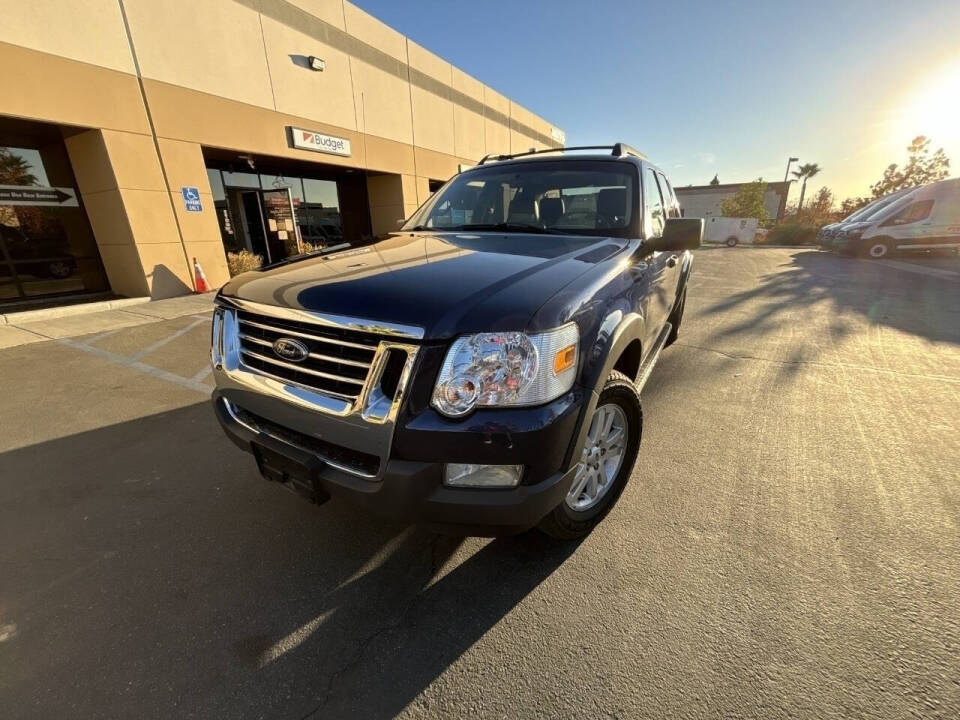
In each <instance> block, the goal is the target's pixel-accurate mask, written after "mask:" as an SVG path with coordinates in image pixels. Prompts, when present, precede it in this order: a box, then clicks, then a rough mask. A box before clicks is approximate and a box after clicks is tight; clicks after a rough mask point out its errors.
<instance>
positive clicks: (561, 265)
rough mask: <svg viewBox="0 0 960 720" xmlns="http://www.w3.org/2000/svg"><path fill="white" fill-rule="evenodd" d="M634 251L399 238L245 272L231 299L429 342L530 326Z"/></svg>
mask: <svg viewBox="0 0 960 720" xmlns="http://www.w3.org/2000/svg"><path fill="white" fill-rule="evenodd" d="M627 247H628V243H627V241H625V240H622V239H618V238H598V237H584V236H575V235H539V234H503V233H499V234H498V233H470V234H467V233H397V234H394V235H390V236H388V237H386V238H385V239H383V240H381V241H379V242H377V243H374V244H372V245H366V246H362V247H358V248H352V249H349V250H343V251H340V252H334V253H331V254H329V255H322V256H315V257H310V258H306V259H303V260H297V261H294V262H290V263H287V264H283V265H278V266H273V267H268V268H265V269H263V270H258V271H254V272H249V273H244V274H243V275H239V276H237V277H236V278H234V279H233V280H231V281H230V282H229V283H227V284H226V285H225V286H224V288H223V290H222V291H221V293H222V294H223V295H224V296H225V297H234V298H238V299H241V300H249V301H252V302H258V303H263V304H267V305H278V306H282V307H292V308H296V309H301V310H308V311H313V312H323V313H331V314H336V315H345V316H348V317H354V318H361V319H365V320H376V321H380V322H394V323H399V324H402V325H414V326H418V327H421V328H423V330H424V337H425V338H428V339H430V338H435V339H439V338H448V337H452V336H454V335H458V334H461V333H466V332H481V331H485V330H524V329H526V328H528V326H529V325H530V322H531V319H532V318H533V316H534V315H535V313H536V312H537V310H538V309H539V308H540V307H541V306H542V305H543V304H544V303H545V302H546V301H547V300H549V299H550V298H551V297H552V296H553V295H554V294H556V293H557V292H559V291H560V290H561V289H562V288H563V287H564V286H566V285H567V284H568V283H570V282H572V281H573V280H575V279H576V278H577V277H579V276H580V275H582V274H584V273H585V272H587V271H589V270H590V269H591V268H593V267H595V266H596V265H598V264H600V263H606V262H609V261H611V260H612V259H613V258H614V257H615V256H617V255H618V254H621V253H623V252H624V251H625V249H626V248H627Z"/></svg>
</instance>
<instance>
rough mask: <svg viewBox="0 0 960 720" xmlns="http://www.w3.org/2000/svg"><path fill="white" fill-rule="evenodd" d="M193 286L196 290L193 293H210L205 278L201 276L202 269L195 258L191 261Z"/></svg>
mask: <svg viewBox="0 0 960 720" xmlns="http://www.w3.org/2000/svg"><path fill="white" fill-rule="evenodd" d="M193 286H194V288H196V290H195V292H198V293H205V292H210V286H209V285H208V284H207V276H206V275H204V274H203V268H202V267H200V263H198V262H197V259H196V258H194V259H193Z"/></svg>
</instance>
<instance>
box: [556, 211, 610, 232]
mask: <svg viewBox="0 0 960 720" xmlns="http://www.w3.org/2000/svg"><path fill="white" fill-rule="evenodd" d="M581 215H582V216H583V217H584V218H586V223H587V224H588V225H589V224H590V223H592V224H593V226H594V227H598V228H606V227H610V220H609V219H608V218H607V217H606V216H605V215H601V214H600V213H598V212H595V211H593V210H574V211H573V212H568V213H564V214H563V216H562V219H563V220H569V219H570V218H572V217H578V216H581Z"/></svg>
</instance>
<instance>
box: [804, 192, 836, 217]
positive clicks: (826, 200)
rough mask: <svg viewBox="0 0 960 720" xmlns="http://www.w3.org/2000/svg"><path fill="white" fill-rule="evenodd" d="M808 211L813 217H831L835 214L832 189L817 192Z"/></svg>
mask: <svg viewBox="0 0 960 720" xmlns="http://www.w3.org/2000/svg"><path fill="white" fill-rule="evenodd" d="M807 209H808V210H809V211H810V213H811V215H829V214H830V213H831V212H833V192H832V191H831V190H830V188H828V187H822V188H820V189H819V190H817V194H816V195H814V196H813V199H812V200H811V201H810V204H809V205H808V206H807Z"/></svg>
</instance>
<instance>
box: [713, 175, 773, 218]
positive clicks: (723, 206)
mask: <svg viewBox="0 0 960 720" xmlns="http://www.w3.org/2000/svg"><path fill="white" fill-rule="evenodd" d="M766 193H767V184H766V183H765V182H764V181H763V178H757V180H756V181H755V182H751V183H744V184H743V185H742V186H741V187H740V189H739V190H738V191H737V194H736V195H734V196H733V197H732V198H727V199H726V200H724V201H723V202H722V203H720V212H722V213H723V215H724V217H738V218H756V219H757V220H759V221H760V222H766V221H767V220H769V219H770V214H769V213H768V212H767V209H766V208H765V207H764V205H763V199H764V196H765V195H766Z"/></svg>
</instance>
